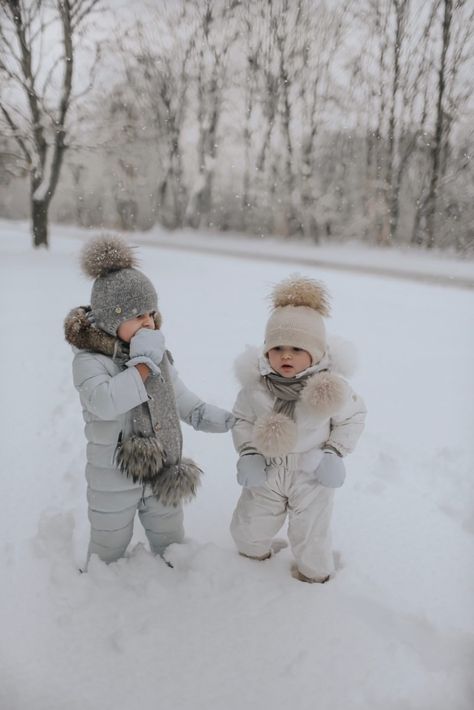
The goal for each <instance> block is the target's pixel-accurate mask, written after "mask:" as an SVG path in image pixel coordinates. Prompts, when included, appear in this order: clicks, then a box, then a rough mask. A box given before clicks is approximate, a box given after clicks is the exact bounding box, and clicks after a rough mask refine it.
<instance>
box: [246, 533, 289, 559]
mask: <svg viewBox="0 0 474 710" xmlns="http://www.w3.org/2000/svg"><path fill="white" fill-rule="evenodd" d="M285 547H288V543H287V541H286V540H282V538H281V537H276V538H275V539H274V540H272V543H271V545H270V550H269V552H267V553H266V554H265V555H259V556H257V555H246V554H245V552H239V555H242V557H248V559H249V560H258V561H259V562H263V560H268V559H269V558H270V557H272V556H273V555H276V554H278V552H280V550H284V549H285Z"/></svg>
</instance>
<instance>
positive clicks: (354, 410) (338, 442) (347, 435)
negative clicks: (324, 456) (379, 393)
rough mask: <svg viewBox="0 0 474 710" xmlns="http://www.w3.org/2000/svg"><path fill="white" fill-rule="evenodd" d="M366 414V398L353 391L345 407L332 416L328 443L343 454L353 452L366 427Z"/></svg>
mask: <svg viewBox="0 0 474 710" xmlns="http://www.w3.org/2000/svg"><path fill="white" fill-rule="evenodd" d="M366 415H367V409H366V406H365V403H364V400H363V399H362V397H361V396H360V395H358V394H356V393H355V392H352V395H351V397H350V398H349V400H348V402H347V404H346V405H345V406H344V407H343V409H341V410H340V411H339V412H338V413H337V415H335V416H333V417H331V423H330V427H331V432H330V435H329V439H328V440H327V442H326V445H327V446H330V447H332V448H334V449H336V451H337V452H338V453H339V454H340V455H341V456H346V455H347V454H350V453H352V451H354V449H355V446H356V444H357V442H358V440H359V437H360V435H361V434H362V431H363V429H364V425H365V418H366Z"/></svg>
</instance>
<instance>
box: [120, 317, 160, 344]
mask: <svg viewBox="0 0 474 710" xmlns="http://www.w3.org/2000/svg"><path fill="white" fill-rule="evenodd" d="M154 315H155V313H154V312H151V313H143V315H141V316H137V317H136V318H130V319H129V320H125V321H124V322H123V323H121V324H120V325H119V327H118V330H117V335H118V337H119V338H120V340H123V341H124V343H129V342H130V341H131V339H132V338H133V336H134V335H135V333H137V332H138V331H139V330H141V328H149V329H150V330H155V320H154V317H153V316H154Z"/></svg>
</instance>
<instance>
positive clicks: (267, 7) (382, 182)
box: [0, 0, 474, 253]
mask: <svg viewBox="0 0 474 710" xmlns="http://www.w3.org/2000/svg"><path fill="white" fill-rule="evenodd" d="M152 7H153V9H152V10H149V12H148V14H147V15H146V19H143V18H142V19H141V20H140V21H138V22H134V23H131V22H129V23H128V25H127V27H126V31H125V29H124V22H123V20H121V18H120V17H118V19H117V20H116V25H115V27H114V28H113V32H112V31H111V32H110V33H109V41H108V43H107V45H105V44H104V43H103V44H102V51H101V53H100V55H99V54H98V53H96V55H95V59H94V63H93V64H92V65H91V69H90V71H91V72H93V73H95V74H97V76H98V77H99V80H98V82H99V85H100V90H99V89H98V88H96V90H95V91H94V90H92V91H91V92H90V93H89V94H87V95H86V96H85V98H84V99H83V100H82V101H81V102H79V103H78V104H77V105H76V106H75V107H74V108H73V109H71V114H70V115H71V119H73V120H71V124H70V126H71V127H70V129H69V133H68V135H67V136H66V138H65V140H64V142H65V144H66V145H67V150H66V151H65V154H64V159H63V166H62V171H61V178H60V180H59V184H58V189H57V196H56V198H55V202H54V205H53V213H52V214H53V216H54V217H55V218H57V219H61V220H64V221H73V222H76V223H79V224H81V225H84V226H89V225H101V226H113V227H119V228H122V229H127V230H128V229H132V230H133V229H147V228H149V227H151V226H153V225H154V224H156V223H159V224H162V225H164V226H165V227H167V228H170V229H176V228H182V227H191V228H211V229H216V230H233V231H240V232H247V233H252V234H259V235H260V234H280V235H283V236H285V237H290V236H302V237H305V238H307V239H311V240H314V241H318V240H320V239H348V238H356V239H362V240H365V241H367V242H370V243H378V244H386V245H390V244H415V245H420V246H425V247H428V248H430V247H433V246H438V247H453V248H455V249H456V250H458V251H460V252H464V253H465V252H467V251H469V250H471V249H474V227H473V224H474V221H473V219H474V200H473V197H474V172H473V166H472V161H471V155H470V150H471V148H470V146H471V139H472V125H473V121H472V118H473V108H474V107H473V104H472V81H473V80H472V76H473V73H472V67H471V70H470V65H469V63H470V62H472V55H473V32H472V29H473V10H472V5H471V4H470V3H468V2H463V1H461V0H427V1H426V2H416V1H415V0H360V1H357V2H355V1H349V0H347V1H345V0H340V1H337V2H331V3H329V2H323V1H318V0H272V1H271V2H270V1H267V0H242V1H239V0H234V1H232V0H221V1H219V0H176V2H173V3H170V2H165V1H164V0H163V2H155V3H153V5H152ZM104 57H105V58H104ZM76 61H77V60H76ZM7 129H8V127H7ZM19 133H20V127H19V126H17V127H16V134H14V133H13V132H12V129H11V126H10V129H9V130H6V131H5V133H4V141H3V146H4V148H5V150H4V151H3V155H0V160H2V161H3V164H4V166H5V168H6V170H5V172H4V178H3V182H4V184H3V186H2V188H1V195H2V196H0V209H2V211H3V213H4V214H8V215H9V216H14V215H12V212H15V210H16V211H18V210H19V209H20V208H19V205H18V202H15V203H14V204H13V203H12V200H11V195H12V190H13V189H14V188H17V187H18V184H19V183H18V176H17V173H16V172H15V171H16V170H17V166H18V159H19V158H18V154H17V153H18V151H17V152H15V150H14V143H15V139H16V142H17V144H18V134H19ZM26 133H27V131H26ZM23 140H25V139H24V138H23ZM17 147H18V145H17ZM7 148H8V149H7ZM0 152H1V147H0ZM20 153H21V151H20ZM20 158H21V156H20ZM5 176H8V177H5ZM7 194H8V195H9V196H10V198H9V199H10V202H9V203H8V201H7V199H8V198H7V197H6V195H7ZM2 203H3V204H2Z"/></svg>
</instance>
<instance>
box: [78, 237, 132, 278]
mask: <svg viewBox="0 0 474 710" xmlns="http://www.w3.org/2000/svg"><path fill="white" fill-rule="evenodd" d="M137 265H138V263H137V260H136V258H135V255H134V253H133V247H131V246H130V245H129V244H127V242H126V241H125V240H124V239H122V237H118V236H115V235H109V234H104V235H102V236H100V237H95V238H94V239H91V240H90V241H89V242H88V243H87V244H86V245H85V247H84V248H83V249H82V252H81V268H82V270H83V272H84V273H85V274H86V276H89V277H90V278H91V279H96V278H97V277H98V276H105V275H106V274H109V273H110V272H112V271H119V270H120V269H130V268H132V267H134V266H137Z"/></svg>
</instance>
